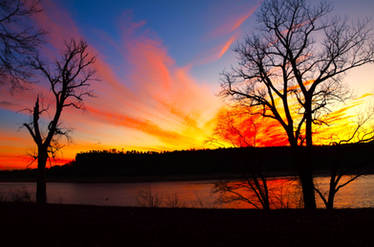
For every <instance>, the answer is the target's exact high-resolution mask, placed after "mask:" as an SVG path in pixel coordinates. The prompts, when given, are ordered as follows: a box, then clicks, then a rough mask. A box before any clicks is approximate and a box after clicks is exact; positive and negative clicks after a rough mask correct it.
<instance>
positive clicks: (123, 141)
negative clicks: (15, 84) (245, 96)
mask: <svg viewBox="0 0 374 247" xmlns="http://www.w3.org/2000/svg"><path fill="white" fill-rule="evenodd" d="M260 2H261V1H254V0H253V1H240V3H238V4H237V6H232V5H231V6H230V3H227V2H224V1H220V2H219V3H217V7H216V8H212V9H211V13H210V15H207V13H206V12H204V10H205V8H211V6H210V4H208V3H205V5H204V6H201V8H202V10H201V11H200V12H198V13H197V12H196V10H195V9H194V8H193V7H194V6H192V5H188V4H187V3H184V4H186V5H188V6H185V8H186V12H187V14H186V15H188V17H189V18H191V19H192V17H194V16H195V15H197V16H195V19H196V20H191V23H190V24H188V23H187V24H185V25H186V26H181V27H180V29H177V27H174V24H173V23H170V20H166V19H165V20H164V19H162V20H161V19H160V18H161V16H162V14H164V15H166V13H153V14H151V13H148V12H144V13H143V12H141V11H140V10H142V8H146V6H143V5H141V4H140V5H136V4H130V3H128V4H129V5H131V6H127V5H126V4H123V5H120V4H119V3H116V4H117V5H116V6H112V7H110V6H99V5H97V6H95V4H92V6H91V7H90V8H89V9H88V10H87V13H86V14H84V13H85V12H84V11H83V9H82V5H84V2H83V3H76V2H75V1H66V2H64V1H57V0H56V1H43V9H44V11H43V12H42V13H40V14H39V15H38V16H37V17H36V18H35V19H34V20H35V22H36V23H37V25H38V26H40V27H41V28H43V29H45V30H48V31H50V32H49V35H48V45H47V46H45V47H43V49H42V51H41V53H42V54H43V55H44V56H46V57H50V58H53V57H55V56H56V55H57V54H58V52H59V51H61V50H62V49H63V46H64V40H66V39H70V38H75V39H85V40H87V41H88V43H89V47H90V52H91V53H92V54H94V55H95V56H96V57H97V62H96V63H95V65H94V67H95V69H96V70H97V75H98V78H99V79H100V81H98V82H92V89H93V90H94V92H95V95H96V97H94V98H90V99H87V100H86V101H85V110H84V111H78V110H74V109H65V110H64V112H63V115H62V119H61V120H62V122H63V123H64V126H66V127H68V128H72V129H73V132H72V133H73V134H72V139H73V142H71V143H67V146H66V147H65V148H64V149H62V150H61V152H60V153H59V154H58V159H57V162H56V163H57V164H63V163H65V162H68V161H70V160H72V159H74V157H75V154H76V153H78V152H84V151H89V150H93V149H112V148H115V149H117V150H125V151H127V150H138V151H171V150H182V149H202V148H215V147H216V145H214V144H212V143H209V142H207V140H209V138H210V137H212V136H213V135H214V131H215V128H216V126H217V123H218V120H219V116H220V114H221V115H222V114H223V112H225V107H226V105H227V104H226V102H224V100H223V99H222V98H220V97H218V96H217V93H218V92H219V90H220V87H219V73H220V72H222V71H223V70H224V69H226V68H229V67H230V66H231V64H235V63H236V60H235V57H234V55H233V54H232V52H231V51H230V48H232V47H233V46H235V43H236V42H237V41H240V40H241V39H242V38H243V37H244V35H245V34H246V31H245V30H247V29H249V30H250V29H251V28H252V26H253V23H254V22H255V17H254V12H255V10H256V8H257V7H258V6H259V4H260ZM75 4H76V5H75ZM165 4H166V3H165ZM163 6H164V5H163V4H160V6H159V7H158V8H163ZM100 7H101V8H108V9H107V10H112V11H113V12H115V13H116V14H115V15H114V16H113V17H112V15H111V14H110V13H111V12H105V11H104V10H103V15H105V16H107V15H110V16H111V19H110V22H109V23H105V27H104V26H103V25H104V24H101V23H100V22H95V20H94V17H93V16H92V15H90V13H91V12H90V11H95V10H96V11H98V9H100ZM120 7H121V8H120ZM169 7H170V8H179V6H177V5H173V6H169ZM363 8H365V6H363ZM78 10H79V11H80V10H81V11H82V14H80V12H79V11H78ZM120 10H121V11H120ZM224 10H227V13H226V12H225V11H224ZM343 10H344V8H343ZM137 11H138V12H137ZM141 13H143V14H141ZM170 15H171V13H170ZM85 18H86V19H87V20H86V19H85ZM165 18H167V17H165ZM173 18H176V20H175V22H176V24H175V25H177V24H178V25H182V24H183V23H185V19H184V18H182V17H181V18H180V19H177V18H178V17H177V16H174V15H173ZM194 21H196V23H195V22H194ZM199 21H200V22H201V23H204V24H201V25H200V26H197V24H198V22H199ZM203 21H205V22H203ZM91 22H92V23H91ZM106 22H108V21H106ZM165 23H168V26H164V25H165ZM189 25H190V26H189ZM105 28H106V29H105ZM169 29H170V31H169ZM200 29H201V30H200ZM175 32H178V33H175ZM179 36H181V37H179ZM191 36H192V37H193V39H192V38H191ZM184 39H186V40H187V41H188V42H189V43H188V42H187V43H185V41H184ZM193 41H195V42H193ZM372 69H373V66H372V65H370V66H365V67H363V68H360V69H359V70H357V71H358V72H357V73H359V74H355V73H353V74H348V75H347V78H348V79H350V80H351V81H352V77H353V78H354V79H355V80H354V82H353V83H352V84H349V83H348V84H349V85H350V86H351V87H353V88H354V89H355V90H356V92H357V94H358V96H356V97H354V98H353V99H352V100H351V101H349V102H347V103H346V105H341V106H337V107H336V108H334V109H332V111H331V112H330V114H329V115H328V117H329V118H330V120H331V121H332V120H334V127H333V128H331V127H330V130H328V129H324V128H322V127H319V128H316V132H318V133H319V136H316V137H315V140H316V143H326V142H327V141H326V139H328V138H330V139H331V138H333V137H332V135H334V133H335V132H336V131H340V132H342V130H343V129H344V128H343V127H342V126H347V125H349V126H354V120H353V118H354V115H355V112H354V111H353V109H354V110H355V111H359V110H360V109H361V110H362V109H364V108H362V106H364V105H365V104H366V103H367V102H368V101H370V99H371V95H370V93H374V90H373V89H374V86H370V82H373V79H372V78H373V77H372V76H371V75H372ZM357 80H359V81H361V82H359V83H357V82H356V81H357ZM357 84H358V86H357ZM373 85H374V83H373ZM27 87H28V90H25V91H15V92H10V91H9V90H7V89H6V88H4V87H3V88H1V90H0V114H1V116H2V119H4V121H3V120H2V121H1V123H0V146H1V147H2V149H1V151H0V169H12V168H17V169H18V168H26V166H27V165H28V164H29V163H30V158H28V156H27V155H28V154H30V153H31V154H32V153H34V151H35V147H34V144H33V142H32V140H31V137H30V136H28V133H27V132H26V130H25V129H20V128H19V127H20V126H21V125H22V123H23V122H25V121H28V120H29V119H30V116H29V115H28V113H27V112H20V110H22V109H24V108H26V107H29V108H30V107H32V106H33V103H34V100H35V98H36V95H37V94H39V95H41V96H42V98H43V104H45V105H48V104H49V102H52V100H53V99H52V98H51V97H50V92H49V89H48V87H47V84H45V82H43V81H40V82H38V83H36V84H27ZM365 93H367V95H366V94H365ZM360 96H363V97H362V98H361V97H360ZM360 107H361V108H360ZM51 110H53V109H52V108H51ZM44 117H47V115H45V116H44ZM274 124H275V123H273V122H271V121H263V126H262V128H261V132H260V133H258V134H257V137H256V138H257V139H258V143H259V144H258V145H259V146H271V145H286V144H287V142H285V141H284V133H282V130H281V129H280V128H279V126H276V125H274ZM248 135H252V134H251V132H250V131H249V132H248ZM345 135H349V133H346V134H345ZM334 138H336V137H334ZM222 141H223V146H226V147H228V146H231V145H236V146H241V145H238V144H233V143H230V142H227V141H225V140H222ZM30 167H35V163H34V164H33V165H31V166H30Z"/></svg>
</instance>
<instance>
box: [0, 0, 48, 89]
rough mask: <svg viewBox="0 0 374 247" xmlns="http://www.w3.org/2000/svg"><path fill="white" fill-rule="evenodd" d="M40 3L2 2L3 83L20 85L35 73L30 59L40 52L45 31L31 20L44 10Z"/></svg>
mask: <svg viewBox="0 0 374 247" xmlns="http://www.w3.org/2000/svg"><path fill="white" fill-rule="evenodd" d="M38 2H39V1H38V0H30V1H24V0H1V1H0V84H5V83H9V84H10V85H11V87H18V86H20V85H21V84H20V80H22V79H25V78H28V77H29V76H30V74H31V73H32V68H31V67H30V63H29V60H30V58H31V57H33V56H34V55H35V54H36V53H37V49H38V47H39V46H40V44H41V42H42V37H43V34H44V32H43V31H41V30H38V29H36V28H34V27H33V26H32V25H31V24H30V23H31V21H30V17H31V16H32V15H35V14H37V13H38V12H40V11H41V9H40V7H39V4H38Z"/></svg>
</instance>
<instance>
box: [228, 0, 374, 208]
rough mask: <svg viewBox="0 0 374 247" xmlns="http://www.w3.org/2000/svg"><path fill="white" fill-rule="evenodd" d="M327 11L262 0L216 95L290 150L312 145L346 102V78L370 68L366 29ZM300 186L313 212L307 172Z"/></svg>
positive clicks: (298, 2)
mask: <svg viewBox="0 0 374 247" xmlns="http://www.w3.org/2000/svg"><path fill="white" fill-rule="evenodd" d="M331 11H332V7H331V6H330V5H329V4H328V3H327V2H320V3H319V4H318V5H310V4H309V3H308V2H307V1H305V0H265V1H264V2H263V4H262V7H261V8H260V10H259V11H258V13H257V22H258V24H259V30H258V31H257V32H253V34H251V35H250V36H247V38H246V39H245V40H244V42H242V43H241V44H239V45H238V46H237V48H235V49H234V52H235V53H236V54H237V57H238V59H239V63H238V66H237V67H236V68H232V70H231V72H224V73H223V78H222V84H221V85H222V93H223V94H224V95H226V96H230V97H231V98H232V99H234V100H236V101H238V102H240V103H241V104H246V105H248V107H251V108H254V109H256V111H255V113H256V114H261V115H262V116H264V117H269V118H273V119H275V120H277V121H278V122H279V124H280V125H281V126H282V127H283V129H284V131H285V132H286V134H287V136H288V140H289V144H290V145H291V146H292V147H298V146H300V145H306V146H307V147H311V146H312V145H313V139H312V134H313V129H312V126H313V124H321V123H322V121H321V117H322V116H323V115H324V113H326V111H327V110H328V108H327V107H328V106H330V105H331V104H332V103H333V102H334V101H336V100H343V99H345V97H346V96H347V94H346V90H344V87H343V84H342V77H343V75H344V73H345V72H347V71H349V70H351V69H353V68H356V67H359V66H361V65H364V64H367V63H372V62H374V43H373V38H372V30H371V29H370V27H369V24H368V21H367V20H364V21H361V22H358V23H356V24H350V23H349V22H348V21H347V20H345V19H340V18H338V17H332V18H329V14H330V13H331ZM306 160H308V159H306ZM309 166H310V167H309ZM300 181H301V184H302V187H303V195H304V205H305V207H306V208H315V207H316V204H315V196H314V191H313V190H314V189H313V188H314V186H313V177H312V168H311V164H309V165H305V167H304V168H303V169H302V170H301V172H300Z"/></svg>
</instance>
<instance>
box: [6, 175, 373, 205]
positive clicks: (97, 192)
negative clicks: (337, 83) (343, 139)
mask: <svg viewBox="0 0 374 247" xmlns="http://www.w3.org/2000/svg"><path fill="white" fill-rule="evenodd" d="M217 182H218V181H216V180H207V181H183V182H157V183H95V184H92V183H48V186H47V193H48V202H49V203H64V204H90V205H112V206H157V207H198V208H200V207H204V208H213V207H214V208H253V207H254V206H253V205H250V204H248V203H246V202H244V201H240V200H232V201H230V200H223V199H224V198H222V196H223V195H222V194H220V193H213V191H214V189H215V184H216V183H217ZM229 183H232V184H240V183H243V181H231V182H229ZM315 183H316V184H317V185H318V186H319V188H320V189H321V190H322V191H323V192H324V193H326V192H327V190H328V184H329V178H328V177H318V178H315ZM267 184H268V187H269V198H270V206H271V208H297V207H300V206H302V204H301V202H302V201H301V190H300V186H299V184H298V182H297V180H295V179H293V178H275V179H269V180H268V183H267ZM239 191H240V192H241V193H243V195H244V196H245V197H246V198H248V199H250V200H253V201H254V202H256V203H258V199H257V198H256V196H255V194H254V193H253V191H252V192H251V191H250V190H248V189H245V188H241V189H240V190H239ZM20 192H21V193H23V192H27V193H28V194H29V195H30V196H31V198H30V199H31V200H35V197H34V194H35V184H34V183H0V200H6V199H7V198H6V195H9V194H12V193H13V194H14V193H20ZM316 197H317V205H318V207H324V205H323V203H322V201H321V200H320V199H319V198H318V196H316ZM372 198H374V175H367V176H362V177H360V178H359V179H358V180H357V181H355V182H353V183H352V184H349V185H348V186H346V187H344V188H342V189H341V191H339V192H338V194H337V195H336V201H335V207H337V208H347V207H349V208H358V207H374V201H373V200H372ZM8 199H9V198H8ZM226 199H227V198H226ZM256 200H257V201H256Z"/></svg>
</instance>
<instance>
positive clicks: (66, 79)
mask: <svg viewBox="0 0 374 247" xmlns="http://www.w3.org/2000/svg"><path fill="white" fill-rule="evenodd" d="M94 62H95V57H93V56H90V54H89V52H88V46H87V43H86V42H85V41H79V42H76V41H75V40H71V41H69V42H66V43H65V50H64V51H63V54H62V56H61V57H60V58H59V59H56V61H55V64H54V66H53V68H52V69H50V68H49V66H47V65H45V64H44V63H43V62H42V61H41V59H40V58H39V57H36V58H35V59H34V61H33V63H32V65H33V67H34V68H35V70H37V71H39V72H41V74H42V75H43V76H44V77H45V78H46V79H47V81H48V82H49V86H50V89H51V91H52V93H53V95H54V99H55V109H54V115H53V118H52V119H51V120H50V122H49V124H48V128H47V130H46V134H45V135H43V132H42V131H41V130H40V126H39V120H40V117H41V115H42V113H43V112H45V111H46V110H47V109H42V108H41V107H40V104H39V96H37V98H36V102H35V105H34V108H33V109H32V110H31V112H32V121H31V122H30V123H25V124H24V126H25V127H26V128H27V130H28V131H29V133H30V135H31V136H32V138H33V140H34V142H35V144H36V145H37V150H38V153H37V160H38V176H37V191H36V200H37V202H38V203H45V202H46V199H47V194H46V182H45V167H46V162H47V159H48V158H49V157H50V156H51V155H53V154H54V152H55V151H56V148H57V149H58V148H59V146H58V141H57V138H58V137H59V136H67V135H68V131H67V130H66V129H64V128H62V127H61V124H60V118H61V114H62V111H63V109H64V108H66V107H74V108H76V109H80V108H81V107H82V104H83V99H84V97H85V96H91V92H90V91H89V89H88V88H89V86H90V84H89V82H90V81H92V80H93V79H94V75H95V70H93V69H92V68H91V65H92V64H93V63H94Z"/></svg>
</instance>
